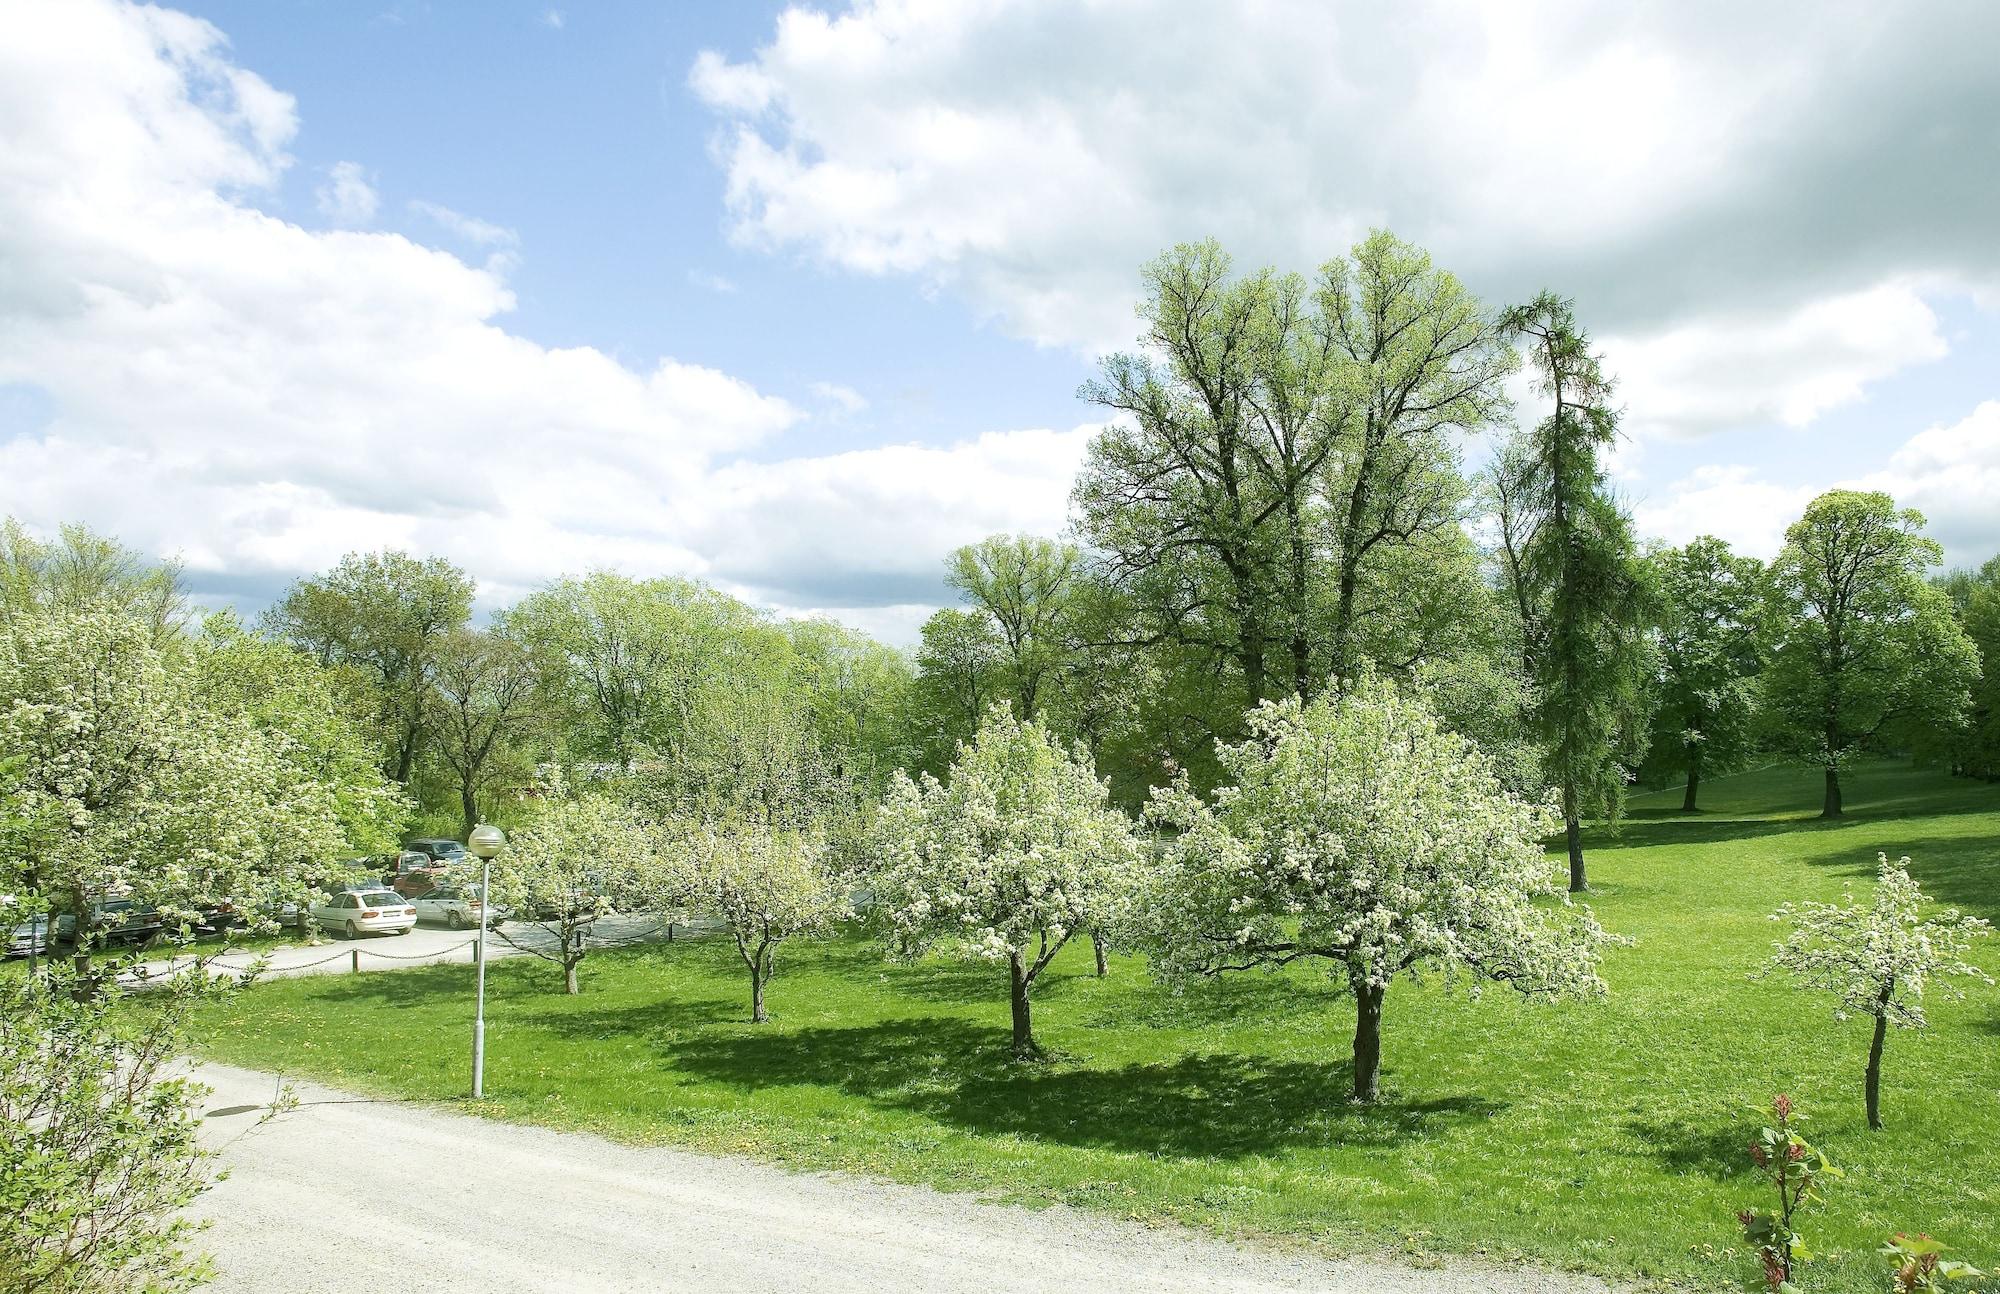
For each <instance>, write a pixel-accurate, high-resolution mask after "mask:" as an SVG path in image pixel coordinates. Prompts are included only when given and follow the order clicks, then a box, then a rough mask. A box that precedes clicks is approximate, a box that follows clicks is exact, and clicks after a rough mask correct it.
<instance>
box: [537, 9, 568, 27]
mask: <svg viewBox="0 0 2000 1294" xmlns="http://www.w3.org/2000/svg"><path fill="white" fill-rule="evenodd" d="M567 21H568V19H567V18H565V17H564V16H563V11H562V10H560V9H544V10H542V25H543V26H544V27H552V28H554V29H555V30H556V31H561V30H562V29H563V25H564V23H566V22H567Z"/></svg>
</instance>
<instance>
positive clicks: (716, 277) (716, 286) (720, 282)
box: [688, 270, 736, 294]
mask: <svg viewBox="0 0 2000 1294" xmlns="http://www.w3.org/2000/svg"><path fill="white" fill-rule="evenodd" d="M688 282H689V283H692V284H694V285H695V286H696V287H698V288H704V289H706V290H707V291H710V292H720V293H725V294H726V293H730V292H734V291H735V290H736V283H735V281H734V280H732V279H727V278H724V277H723V276H722V275H720V274H711V273H710V272H709V271H707V270H689V271H688Z"/></svg>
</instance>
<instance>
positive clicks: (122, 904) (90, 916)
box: [55, 899, 160, 947]
mask: <svg viewBox="0 0 2000 1294" xmlns="http://www.w3.org/2000/svg"><path fill="white" fill-rule="evenodd" d="M84 920H85V924H86V926H87V927H88V929H89V930H90V938H91V942H92V943H93V944H96V945H97V946H99V947H102V946H103V945H105V944H113V943H126V944H143V943H150V942H152V941H153V939H154V938H156V937H157V936H158V935H159V933H160V910H159V909H158V908H156V907H154V906H152V905H151V904H149V903H141V902H139V901H138V900H137V899H97V900H95V901H94V902H92V903H91V905H90V911H89V913H87V914H86V916H85V918H84ZM55 942H56V944H57V945H59V946H62V947H74V946H75V945H76V916H75V914H74V913H70V912H64V913H60V914H58V915H57V916H56V918H55Z"/></svg>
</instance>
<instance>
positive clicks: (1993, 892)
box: [1805, 835, 2000, 921]
mask: <svg viewBox="0 0 2000 1294" xmlns="http://www.w3.org/2000/svg"><path fill="white" fill-rule="evenodd" d="M1877 852H1881V853H1886V854H1888V855H1889V857H1890V858H1892V859H1894V858H1901V857H1903V856H1905V855H1907V856H1908V857H1909V860H1910V875H1912V876H1914V877H1915V878H1916V880H1917V883H1918V884H1919V885H1921V886H1923V888H1924V893H1926V894H1928V895H1930V896H1931V897H1932V898H1934V899H1936V900H1937V901H1938V902H1940V903H1944V904H1948V905H1950V906H1952V907H1956V908H1961V909H1963V910H1964V911H1965V912H1966V913H1967V914H1968V915H1971V916H1977V917H1985V918H1986V919H1987V920H1989V921H2000V843H1996V842H1995V841H1994V839H1993V838H1992V837H1991V836H1983V835H1958V836H1951V835H1929V836H1917V835H1912V836H1909V837H1906V838H1901V839H1896V840H1885V841H1883V842H1882V845H1881V847H1880V849H1879V850H1878V849H1877V848H1875V847H1871V846H1866V845H1859V846H1855V847H1853V848H1851V849H1840V850H1837V851H1827V852H1825V853H1820V854H1816V855H1812V856H1809V857H1807V858H1806V860H1805V861H1806V862H1808V863H1810V864H1811V865H1813V866H1815V867H1824V868H1828V869H1831V870H1832V871H1833V872H1834V873H1835V874H1836V875H1841V876H1852V877H1856V878H1872V877H1873V876H1874V875H1875V868H1876V865H1877V863H1876V857H1875V855H1876V854H1877Z"/></svg>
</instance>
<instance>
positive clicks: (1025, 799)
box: [872, 705, 1141, 1060]
mask: <svg viewBox="0 0 2000 1294" xmlns="http://www.w3.org/2000/svg"><path fill="white" fill-rule="evenodd" d="M876 847H877V851H878V854H879V870H878V871H877V872H876V873H875V874H874V875H873V877H872V880H873V882H874V884H875V886H876V897H877V899H878V900H879V902H880V903H881V905H882V907H883V909H884V911H885V913H886V914H887V921H888V938H889V945H890V949H891V951H892V952H893V953H895V954H897V955H900V956H906V957H915V956H918V955H920V954H922V953H924V952H926V951H928V950H930V949H932V948H934V947H943V948H946V949H948V950H951V951H955V952H957V953H959V954H962V955H965V956H970V957H978V958H986V959H990V960H993V961H1004V962H1006V963H1007V975H1008V985H1009V996H1010V999H1011V1001H1012V1003H1013V1014H1014V1044H1013V1045H1014V1055H1015V1057H1016V1058H1017V1059H1023V1060H1026V1059H1032V1058H1034V1057H1036V1056H1038V1055H1039V1054H1040V1048H1039V1047H1038V1046H1037V1044H1036V1042H1035V1035H1034V1022H1033V1017H1032V1013H1031V1005H1030V1003H1031V999H1032V994H1033V991H1034V987H1035V984H1036V982H1037V980H1038V979H1039V978H1040V976H1041V974H1042V972H1043V971H1044V970H1046V969H1047V968H1048V965H1049V962H1050V961H1051V960H1053V959H1054V957H1055V955H1056V954H1057V953H1058V952H1060V951H1061V950H1062V947H1063V945H1064V944H1065V943H1067V942H1068V941H1069V939H1070V938H1071V936H1073V935H1077V934H1084V935H1086V936H1087V935H1088V933H1089V932H1090V931H1091V930H1092V929H1095V928H1098V927H1102V926H1107V925H1110V924H1113V923H1114V922H1115V920H1116V918H1117V916H1118V914H1119V913H1120V912H1121V911H1122V909H1123V905H1124V903H1125V902H1126V900H1127V898H1128V896H1129V894H1130V893H1131V890H1132V888H1133V885H1134V882H1135V879H1136V877H1137V875H1138V870H1139V859H1140V855H1141V850H1140V845H1139V840H1138V836H1137V833H1136V832H1135V831H1134V829H1133V824H1132V821H1131V819H1129V818H1128V817H1126V816H1125V815H1124V814H1123V813H1121V812H1119V811H1118V810H1117V809H1116V808H1114V807H1113V806H1112V805H1111V803H1110V800H1109V798H1108V793H1107V791H1106V788H1105V785H1104V784H1103V783H1102V782H1100V781H1098V780H1097V776H1096V774H1095V773H1094V772H1093V771H1092V770H1091V767H1090V765H1089V762H1088V761H1087V760H1085V759H1084V758H1083V757H1082V756H1081V754H1080V753H1076V752H1072V751H1070V750H1067V749H1065V748H1064V747H1063V746H1062V744H1061V743H1059V742H1058V741H1056V739H1055V738H1054V737H1052V736H1051V735H1050V734H1049V731H1048V730H1047V729H1046V728H1044V727H1042V725H1041V724H1039V723H1033V722H1027V723H1024V722H1022V721H1021V720H1019V719H1017V718H1015V717H1014V715H1013V713H1012V711H1011V710H1009V709H1008V707H1006V706H1005V705H998V706H995V707H993V708H992V709H991V710H989V711H988V712H987V714H986V718H985V721H984V722H983V723H982V724H981V725H980V728H979V731H978V733H977V735H975V736H974V738H973V740H972V741H971V742H970V743H968V744H966V745H964V746H962V747H960V748H959V753H958V758H957V759H956V760H955V761H954V762H953V764H952V766H951V769H950V771H949V773H948V775H947V777H946V780H945V781H942V782H940V781H938V780H937V779H936V778H933V777H931V776H929V775H928V774H927V775H925V776H924V778H923V780H922V781H921V782H913V781H911V780H910V778H909V777H908V776H906V775H904V774H902V773H900V772H899V773H898V774H897V775H896V776H895V778H894V779H893V781H892V782H891V784H890V787H889V790H888V793H887V795H886V796H885V797H884V801H883V804H882V807H881V812H880V813H879V815H878V817H877V822H876Z"/></svg>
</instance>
